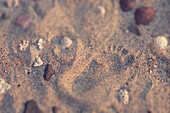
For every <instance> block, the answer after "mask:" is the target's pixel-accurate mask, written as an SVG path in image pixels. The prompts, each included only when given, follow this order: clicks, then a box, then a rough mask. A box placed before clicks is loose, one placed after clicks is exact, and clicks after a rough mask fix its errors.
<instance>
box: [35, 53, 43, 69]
mask: <svg viewBox="0 0 170 113" xmlns="http://www.w3.org/2000/svg"><path fill="white" fill-rule="evenodd" d="M41 65H43V62H42V60H41V59H40V57H38V56H36V57H35V62H34V67H37V66H41Z"/></svg>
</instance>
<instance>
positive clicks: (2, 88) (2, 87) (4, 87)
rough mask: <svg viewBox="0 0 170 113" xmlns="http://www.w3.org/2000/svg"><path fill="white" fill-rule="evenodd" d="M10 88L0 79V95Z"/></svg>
mask: <svg viewBox="0 0 170 113" xmlns="http://www.w3.org/2000/svg"><path fill="white" fill-rule="evenodd" d="M10 88H11V85H10V84H8V83H6V82H5V81H4V80H3V79H2V78H0V95H1V94H3V93H5V92H6V91H7V90H9V89H10Z"/></svg>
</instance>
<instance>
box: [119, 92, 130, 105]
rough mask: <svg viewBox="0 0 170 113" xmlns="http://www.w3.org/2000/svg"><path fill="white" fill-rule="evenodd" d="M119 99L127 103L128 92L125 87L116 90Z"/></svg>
mask: <svg viewBox="0 0 170 113" xmlns="http://www.w3.org/2000/svg"><path fill="white" fill-rule="evenodd" d="M118 97H119V101H120V102H121V103H123V104H128V103H129V93H128V91H127V90H126V89H120V90H119V92H118Z"/></svg>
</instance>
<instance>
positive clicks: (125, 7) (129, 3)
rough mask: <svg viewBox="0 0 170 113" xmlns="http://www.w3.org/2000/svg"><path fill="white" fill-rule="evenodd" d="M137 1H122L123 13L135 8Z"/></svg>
mask: <svg viewBox="0 0 170 113" xmlns="http://www.w3.org/2000/svg"><path fill="white" fill-rule="evenodd" d="M135 2H136V0H120V6H121V9H122V10H123V11H129V10H131V9H133V7H134V6H135Z"/></svg>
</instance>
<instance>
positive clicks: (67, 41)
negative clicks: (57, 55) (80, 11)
mask: <svg viewBox="0 0 170 113" xmlns="http://www.w3.org/2000/svg"><path fill="white" fill-rule="evenodd" d="M72 43H73V41H72V40H71V39H70V38H69V37H67V36H65V37H64V38H62V39H61V41H60V44H61V45H60V46H61V49H66V48H68V47H70V46H71V44H72Z"/></svg>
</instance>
